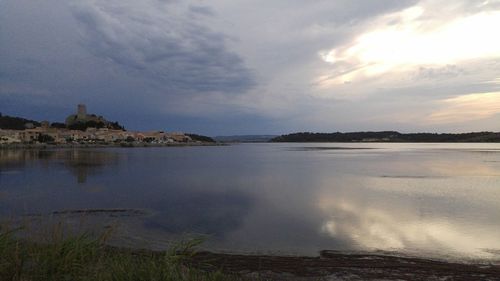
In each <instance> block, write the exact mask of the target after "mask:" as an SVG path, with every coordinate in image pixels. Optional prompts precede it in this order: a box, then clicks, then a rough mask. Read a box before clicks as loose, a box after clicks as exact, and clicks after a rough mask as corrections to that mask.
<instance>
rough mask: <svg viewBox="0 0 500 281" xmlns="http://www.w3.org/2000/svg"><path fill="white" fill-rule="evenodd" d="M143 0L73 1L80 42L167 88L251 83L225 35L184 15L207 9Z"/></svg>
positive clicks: (237, 88)
mask: <svg viewBox="0 0 500 281" xmlns="http://www.w3.org/2000/svg"><path fill="white" fill-rule="evenodd" d="M174 4H177V3H169V2H166V3H164V2H158V1H155V0H148V1H141V2H137V1H84V2H78V3H77V4H74V5H73V6H72V11H73V14H74V15H75V17H76V19H77V20H78V21H79V23H80V26H81V30H82V33H83V35H84V40H83V41H82V43H83V44H84V46H85V47H86V48H87V49H88V50H89V51H90V52H92V53H93V54H94V55H96V56H98V57H100V58H102V59H107V60H111V61H112V62H114V63H116V64H118V65H120V66H123V67H125V68H127V69H129V71H130V72H131V74H132V75H139V76H142V77H145V78H147V79H150V80H155V82H156V83H158V84H159V86H161V87H164V88H165V89H166V91H169V92H176V91H182V92H191V93H193V92H194V93H200V92H223V93H231V94H240V93H242V92H245V91H246V90H248V89H250V88H252V87H253V86H254V84H255V81H254V80H253V77H252V73H251V71H250V70H249V69H248V68H247V67H245V65H244V62H243V60H242V59H241V58H240V57H239V56H238V55H237V54H235V53H232V52H230V51H229V50H228V49H227V47H226V36H225V35H224V34H222V33H219V32H215V31H212V30H210V29H209V28H207V27H205V26H204V25H202V24H200V23H199V22H198V21H196V20H195V19H193V18H190V17H188V13H189V11H191V12H195V13H203V14H205V15H208V14H210V9H208V8H206V7H200V6H189V7H188V8H185V9H183V7H182V6H181V7H179V5H177V6H174Z"/></svg>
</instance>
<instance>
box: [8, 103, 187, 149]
mask: <svg viewBox="0 0 500 281" xmlns="http://www.w3.org/2000/svg"><path fill="white" fill-rule="evenodd" d="M87 122H88V123H90V122H93V124H101V125H103V126H99V128H97V127H87V128H85V129H84V130H82V129H79V130H77V129H71V126H70V125H73V124H78V123H81V124H85V123H87ZM108 123H109V122H108V121H106V120H105V119H104V118H103V117H101V116H99V117H98V116H96V115H93V114H87V112H86V108H85V106H84V105H78V112H77V114H74V115H70V116H68V118H67V119H66V124H65V125H66V127H65V128H58V127H54V126H51V124H50V123H49V122H47V121H43V122H41V125H40V126H39V127H35V126H34V125H33V124H32V123H27V124H25V127H26V128H25V129H24V130H2V129H0V144H37V143H51V144H134V143H136V144H137V143H143V144H175V143H186V142H193V140H192V139H191V137H190V136H188V135H186V134H184V133H175V132H163V131H150V132H133V131H126V130H122V129H116V128H113V127H111V126H107V125H108Z"/></svg>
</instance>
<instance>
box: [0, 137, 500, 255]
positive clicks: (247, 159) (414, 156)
mask: <svg viewBox="0 0 500 281" xmlns="http://www.w3.org/2000/svg"><path fill="white" fill-rule="evenodd" d="M304 147H306V149H304ZM339 148H340V149H339ZM344 148H345V149H344ZM352 148H374V149H352ZM495 149H498V145H496V144H488V145H482V144H481V145H479V144H463V145H457V144H373V143H370V144H338V145H337V144H336V145H335V146H332V145H328V144H308V145H307V146H304V144H248V145H234V146H222V147H189V148H147V149H142V148H134V149H89V150H56V151H22V150H19V151H14V152H8V151H0V169H1V173H0V202H1V203H0V213H1V214H3V215H5V214H8V215H11V214H26V213H43V214H53V213H54V211H56V212H57V211H62V210H87V209H89V210H99V209H127V210H129V209H130V210H144V215H140V216H131V217H122V218H120V224H121V228H120V234H121V235H122V236H123V237H124V240H126V241H129V242H130V241H133V242H134V243H135V242H137V241H141V240H144V241H147V242H148V243H151V244H154V245H156V246H158V247H161V242H162V241H164V240H165V239H166V237H171V236H182V235H184V234H185V233H200V234H207V235H210V237H211V240H209V241H208V242H207V243H206V245H208V247H210V249H218V250H220V249H222V250H228V251H242V252H274V253H275V252H280V253H298V254H311V255H315V254H317V252H318V251H319V250H322V249H330V250H373V249H381V250H396V251H400V252H410V253H412V254H416V255H424V256H429V255H436V253H438V254H439V255H443V254H444V255H451V256H453V257H480V258H488V259H495V258H499V249H500V242H498V241H500V240H499V239H498V233H500V220H499V219H498V214H500V189H499V188H498V187H499V186H500V164H499V163H500V162H499V161H500V153H496V152H491V151H495ZM479 151H490V152H489V153H484V152H479ZM75 178H76V179H77V180H76V181H75ZM82 185H84V186H85V188H68V187H76V186H78V187H81V186H82ZM91 187H92V188H94V187H95V189H96V190H97V189H99V190H100V192H88V191H89V190H91ZM92 219H93V220H94V221H95V222H96V223H103V224H109V223H110V221H111V220H112V219H114V218H113V217H112V216H108V215H107V214H106V213H102V214H101V213H99V215H97V214H94V215H93V216H92ZM127 239H128V240H127ZM157 242H158V243H157ZM134 243H130V244H127V245H129V246H134V245H135V246H137V244H134ZM148 245H149V244H148ZM148 245H143V244H141V245H139V246H148Z"/></svg>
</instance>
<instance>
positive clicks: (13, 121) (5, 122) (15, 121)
mask: <svg viewBox="0 0 500 281" xmlns="http://www.w3.org/2000/svg"><path fill="white" fill-rule="evenodd" d="M28 123H31V124H33V125H34V126H35V127H37V126H40V122H38V121H34V120H29V119H24V118H20V117H12V116H8V115H2V113H0V129H4V130H24V129H25V128H26V124H28Z"/></svg>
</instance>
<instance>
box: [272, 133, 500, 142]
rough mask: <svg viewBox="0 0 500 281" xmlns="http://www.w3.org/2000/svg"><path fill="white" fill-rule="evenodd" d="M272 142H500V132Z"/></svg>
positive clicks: (300, 137) (321, 136) (299, 137)
mask: <svg viewBox="0 0 500 281" xmlns="http://www.w3.org/2000/svg"><path fill="white" fill-rule="evenodd" d="M270 141H271V142H500V133H495V132H475V133H462V134H438V133H411V134H402V133H399V132H396V131H383V132H350V133H340V132H336V133H310V132H302V133H293V134H288V135H282V136H279V137H275V138H273V139H271V140H270Z"/></svg>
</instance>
